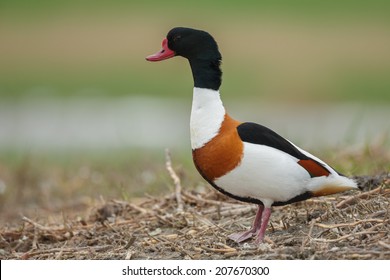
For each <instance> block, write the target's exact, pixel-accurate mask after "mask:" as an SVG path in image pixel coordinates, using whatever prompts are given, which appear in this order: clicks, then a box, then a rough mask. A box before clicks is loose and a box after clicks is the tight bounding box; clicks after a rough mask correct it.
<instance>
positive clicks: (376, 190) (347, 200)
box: [336, 187, 387, 209]
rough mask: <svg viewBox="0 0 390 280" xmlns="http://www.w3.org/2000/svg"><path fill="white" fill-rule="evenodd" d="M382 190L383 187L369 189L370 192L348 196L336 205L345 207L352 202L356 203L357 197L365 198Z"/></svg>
mask: <svg viewBox="0 0 390 280" xmlns="http://www.w3.org/2000/svg"><path fill="white" fill-rule="evenodd" d="M381 191H382V187H379V188H376V189H373V190H372V191H368V192H363V193H360V194H358V195H355V196H351V197H348V198H347V199H345V200H343V201H341V202H339V203H338V204H337V205H336V208H339V209H340V208H341V209H342V208H345V207H347V206H349V205H351V204H354V203H356V200H357V199H365V198H368V197H369V196H370V195H373V194H376V193H380V192H381ZM386 192H387V191H386Z"/></svg>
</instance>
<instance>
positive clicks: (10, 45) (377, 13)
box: [0, 0, 390, 102]
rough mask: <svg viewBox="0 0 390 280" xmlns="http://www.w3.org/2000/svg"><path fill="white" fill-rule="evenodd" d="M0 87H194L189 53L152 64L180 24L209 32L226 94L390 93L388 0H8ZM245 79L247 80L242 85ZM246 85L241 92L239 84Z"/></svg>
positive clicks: (104, 91) (162, 92) (54, 91)
mask: <svg viewBox="0 0 390 280" xmlns="http://www.w3.org/2000/svg"><path fill="white" fill-rule="evenodd" d="M1 5H2V8H1V11H0V13H1V14H0V15H1V17H0V23H1V24H0V40H1V44H0V97H1V98H2V99H5V98H6V99H11V100H15V99H16V100H17V99H19V98H23V97H26V96H37V95H43V96H45V95H49V96H59V97H67V96H96V95H103V96H111V97H115V96H121V95H155V96H176V97H178V96H179V97H185V98H188V95H185V94H183V93H185V92H188V91H189V90H190V88H191V83H192V79H191V76H190V70H189V67H188V66H187V65H186V62H185V61H184V60H181V59H175V60H171V61H169V62H165V63H163V64H158V65H157V64H156V65H151V64H149V63H146V62H145V60H144V57H145V56H146V55H148V54H150V53H152V52H155V51H156V50H158V49H159V47H160V43H161V40H162V38H163V37H164V36H165V34H166V32H167V31H168V30H169V29H170V28H171V27H173V26H192V27H196V28H201V29H206V30H208V31H209V32H211V33H212V34H213V35H214V36H215V37H216V39H217V40H218V42H219V44H220V48H221V51H222V54H223V56H224V65H223V70H224V73H225V75H224V83H223V94H224V97H225V99H227V98H235V99H237V98H238V97H245V98H251V99H254V100H256V101H257V102H261V101H264V100H268V99H271V100H275V99H276V100H289V101H291V102H307V101H311V102H323V101H339V100H344V101H350V100H353V101H361V102H389V101H390V94H389V92H390V81H389V79H388V77H389V74H390V54H389V51H388V50H389V49H390V35H389V34H390V33H389V20H388V17H387V13H386V11H389V4H388V3H387V1H370V2H369V3H367V2H365V1H353V2H351V1H294V4H292V3H290V1H277V3H274V1H243V2H240V3H236V2H233V1H213V3H209V2H208V1H196V2H194V3H185V4H184V3H182V2H181V1H168V2H164V4H163V3H161V2H159V1H141V2H140V3H138V2H136V1H120V0H117V1H82V4H80V3H79V1H67V2H66V3H62V2H61V1H44V0H41V1H34V4H32V3H30V2H28V1H7V0H5V1H2V4H1ZM244 88H245V90H242V89H244ZM237 92H239V94H237Z"/></svg>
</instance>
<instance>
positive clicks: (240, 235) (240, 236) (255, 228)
mask: <svg viewBox="0 0 390 280" xmlns="http://www.w3.org/2000/svg"><path fill="white" fill-rule="evenodd" d="M263 209H264V206H263V205H259V207H258V209H257V213H256V217H255V220H254V221H253V225H252V227H251V229H250V230H247V231H243V232H237V233H233V234H231V235H229V236H228V237H229V238H230V239H231V240H233V241H235V242H237V243H239V242H242V241H244V240H247V239H248V238H251V237H252V236H253V235H254V234H256V233H257V232H259V231H260V230H261V228H260V227H261V225H262V222H261V220H262V216H263ZM268 219H269V217H268ZM267 223H268V221H267Z"/></svg>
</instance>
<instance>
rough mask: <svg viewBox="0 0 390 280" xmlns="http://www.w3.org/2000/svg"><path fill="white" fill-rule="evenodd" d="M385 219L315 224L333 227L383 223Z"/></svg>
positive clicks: (328, 227)
mask: <svg viewBox="0 0 390 280" xmlns="http://www.w3.org/2000/svg"><path fill="white" fill-rule="evenodd" d="M384 221H385V220H380V219H366V220H359V221H356V222H352V223H342V224H334V225H326V224H315V225H316V226H318V227H321V228H327V229H332V228H338V227H353V226H356V225H358V224H361V223H383V222H384Z"/></svg>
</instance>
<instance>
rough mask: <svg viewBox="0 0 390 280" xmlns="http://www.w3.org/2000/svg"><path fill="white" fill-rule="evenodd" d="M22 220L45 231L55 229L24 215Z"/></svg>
mask: <svg viewBox="0 0 390 280" xmlns="http://www.w3.org/2000/svg"><path fill="white" fill-rule="evenodd" d="M22 220H23V221H25V222H27V223H29V224H31V225H33V226H34V227H35V228H38V229H40V230H43V231H52V230H53V229H52V228H49V227H45V226H42V225H40V224H38V223H37V222H34V221H33V220H31V219H29V218H27V217H25V216H23V217H22Z"/></svg>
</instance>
